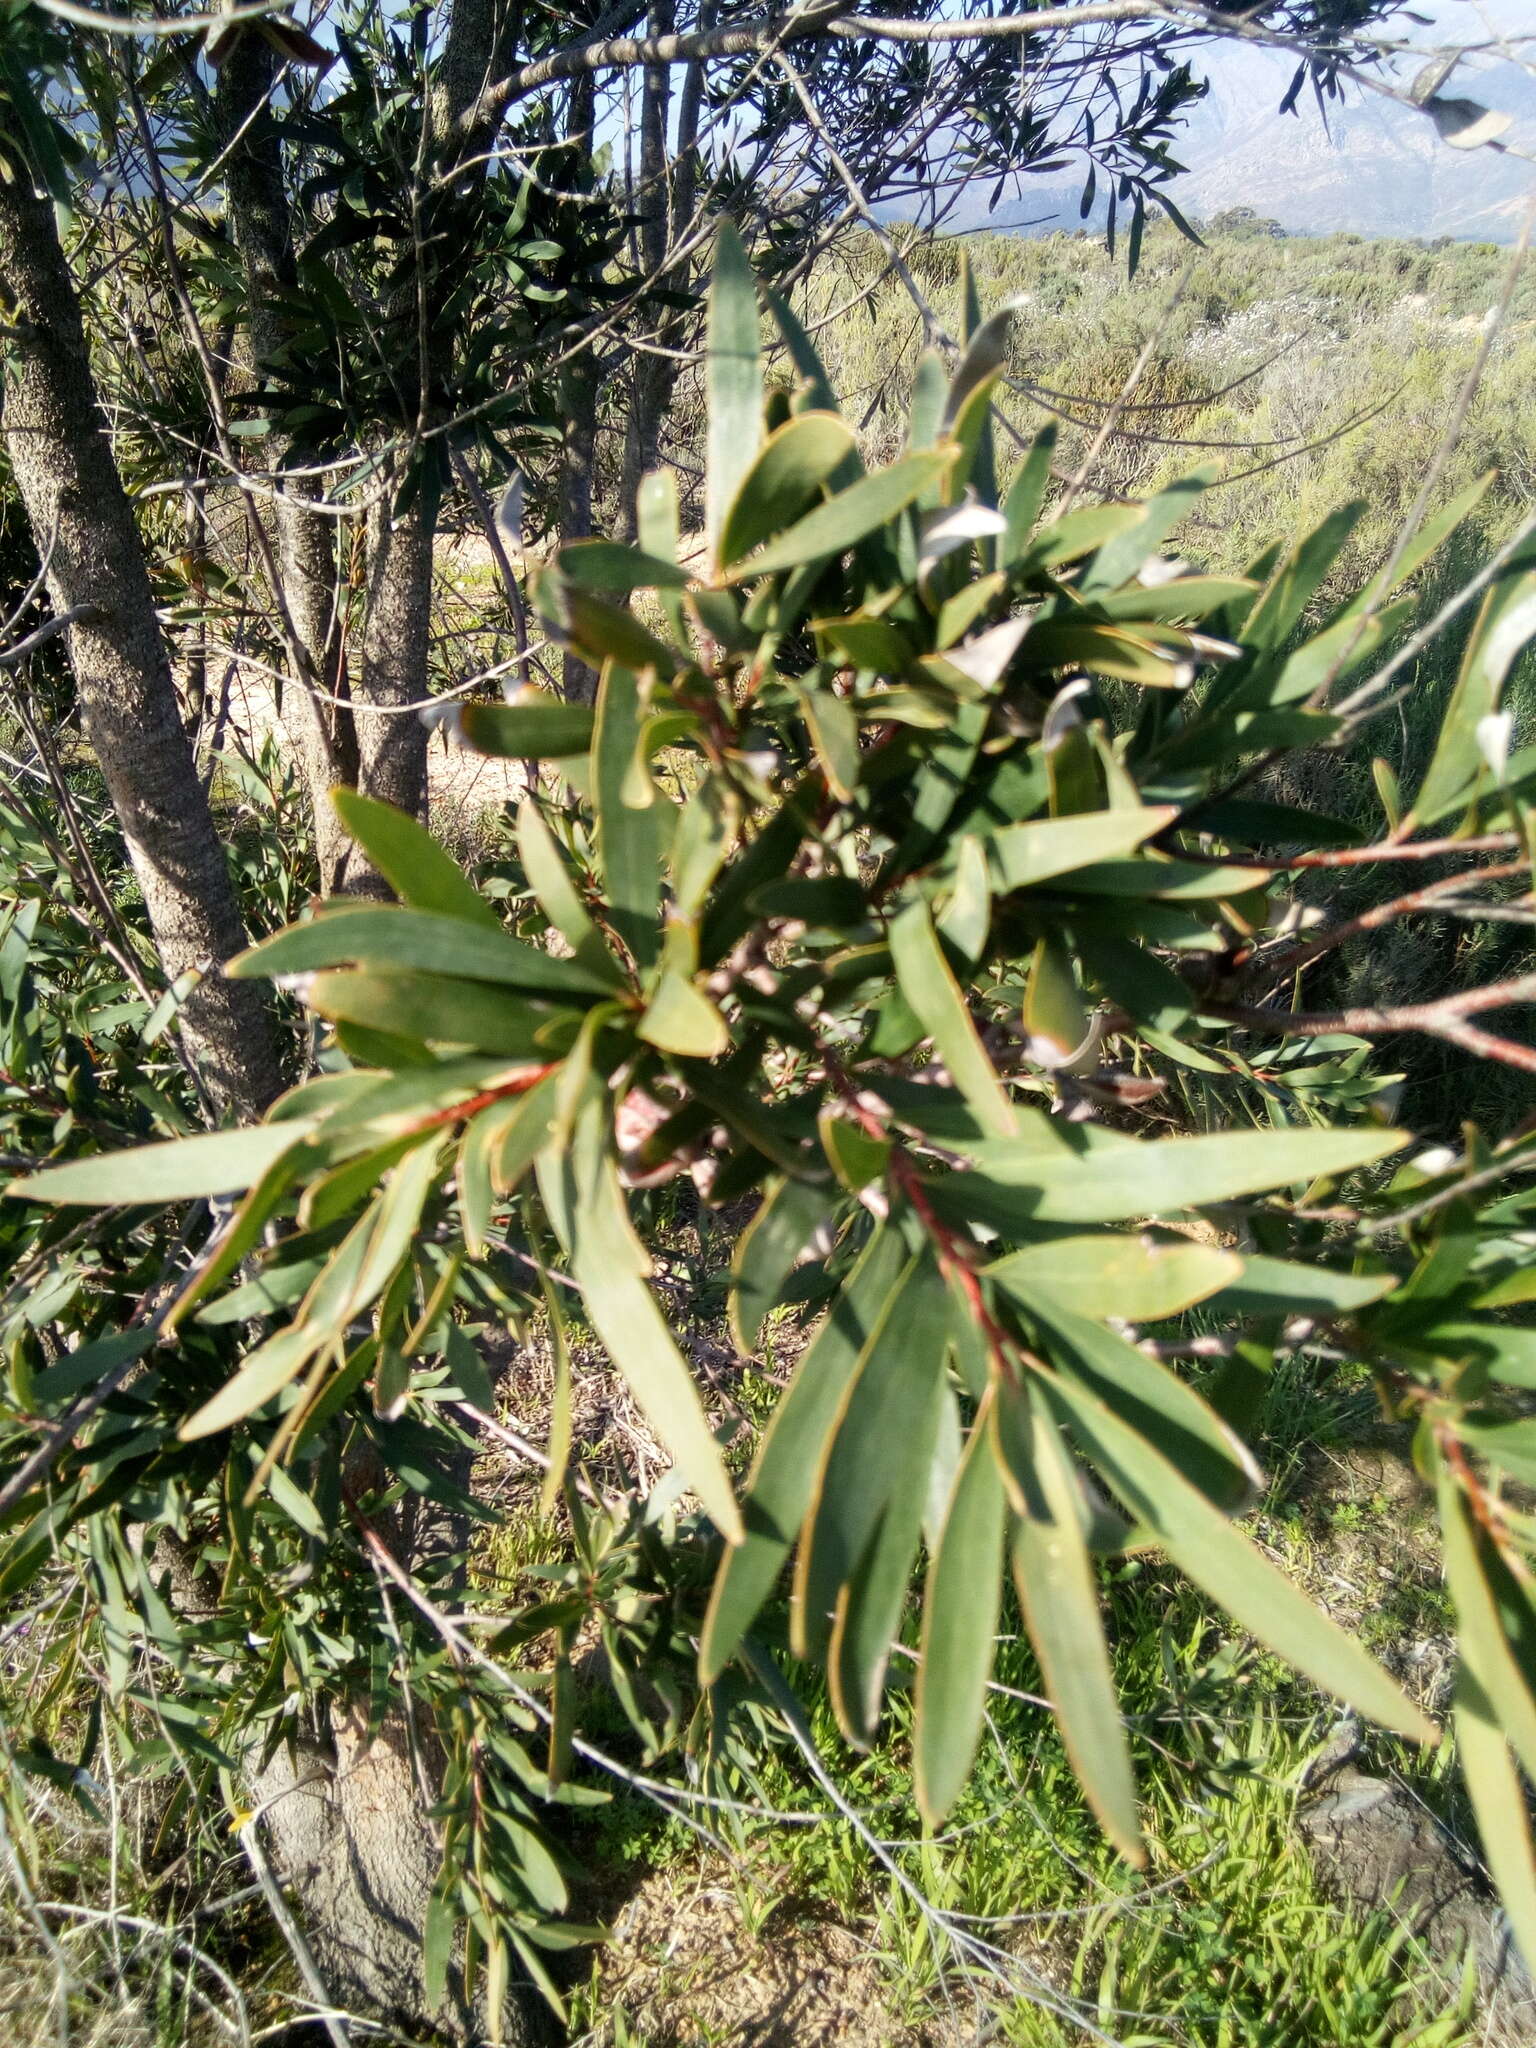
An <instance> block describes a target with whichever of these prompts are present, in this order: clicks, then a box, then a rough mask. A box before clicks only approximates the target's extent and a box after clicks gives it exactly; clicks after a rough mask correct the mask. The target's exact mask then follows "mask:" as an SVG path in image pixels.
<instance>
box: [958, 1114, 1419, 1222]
mask: <svg viewBox="0 0 1536 2048" xmlns="http://www.w3.org/2000/svg"><path fill="white" fill-rule="evenodd" d="M1407 1143H1408V1139H1407V1138H1406V1137H1405V1136H1404V1135H1403V1133H1401V1132H1399V1131H1384V1130H1380V1129H1364V1128H1362V1129H1359V1130H1342V1131H1318V1130H1302V1129H1297V1130H1283V1131H1282V1130H1268V1131H1219V1132H1216V1133H1214V1134H1213V1135H1211V1136H1209V1137H1195V1138H1159V1139H1154V1140H1152V1141H1150V1142H1145V1141H1144V1142H1141V1143H1137V1144H1134V1145H1123V1146H1115V1147H1113V1148H1112V1150H1106V1151H1100V1150H1097V1149H1094V1150H1091V1151H1083V1152H1080V1153H1075V1152H1071V1151H1069V1150H1067V1149H1066V1148H1065V1147H1063V1148H1062V1149H1060V1150H1059V1151H1057V1152H1054V1153H1050V1154H1047V1153H1044V1152H1042V1151H1041V1150H1039V1149H1038V1148H1037V1146H1036V1145H1035V1144H1034V1143H1033V1141H1031V1140H1028V1139H1026V1140H1024V1141H1022V1142H1021V1143H1020V1144H1019V1145H1017V1146H1010V1145H1009V1144H1008V1143H1007V1141H1006V1140H990V1139H989V1140H984V1141H982V1142H980V1143H977V1144H974V1145H970V1146H967V1147H966V1150H967V1151H968V1153H969V1154H970V1156H971V1158H972V1160H973V1161H974V1163H975V1166H976V1169H977V1172H978V1173H979V1174H980V1175H981V1176H982V1177H983V1178H984V1179H986V1180H987V1181H989V1182H991V1183H992V1185H993V1186H994V1187H999V1188H1000V1187H1011V1188H1015V1189H1017V1190H1018V1191H1019V1202H1018V1214H1019V1218H1020V1220H1021V1221H1022V1220H1026V1219H1027V1220H1028V1221H1030V1222H1034V1223H1122V1222H1126V1221H1128V1220H1129V1219H1131V1218H1132V1217H1141V1216H1159V1215H1171V1214H1173V1213H1174V1212H1176V1211H1177V1210H1179V1209H1187V1208H1201V1207H1204V1206H1205V1205H1206V1204H1208V1203H1211V1202H1231V1201H1235V1200H1236V1199H1237V1198H1238V1197H1239V1196H1240V1195H1257V1194H1261V1193H1263V1192H1264V1190H1265V1189H1267V1188H1279V1187H1286V1186H1288V1185H1290V1184H1291V1183H1293V1182H1306V1181H1311V1180H1314V1179H1316V1178H1317V1177H1318V1176H1319V1175H1323V1174H1327V1175H1334V1174H1340V1173H1350V1172H1352V1171H1353V1170H1354V1169H1355V1168H1356V1167H1361V1166H1370V1165H1372V1164H1374V1163H1375V1161H1377V1160H1378V1159H1386V1158H1389V1157H1390V1156H1391V1154H1392V1153H1394V1152H1400V1151H1401V1150H1402V1148H1403V1146H1404V1145H1405V1144H1407ZM957 1186H958V1187H959V1188H960V1192H961V1196H962V1199H963V1195H964V1184H963V1183H957Z"/></svg>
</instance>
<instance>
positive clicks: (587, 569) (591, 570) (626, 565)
mask: <svg viewBox="0 0 1536 2048" xmlns="http://www.w3.org/2000/svg"><path fill="white" fill-rule="evenodd" d="M556 560H557V561H558V563H559V565H560V573H561V574H562V575H563V576H565V577H567V578H568V579H569V581H570V582H572V583H579V584H580V585H581V587H582V589H583V590H595V591H596V592H597V593H598V595H599V596H600V597H628V596H629V594H630V592H631V591H634V590H686V589H687V587H688V584H689V583H690V581H691V580H692V579H691V578H690V576H689V574H688V571H687V570H686V569H680V568H679V567H678V565H677V564H676V562H671V561H658V560H657V558H656V557H655V556H654V555H648V554H645V553H643V552H642V551H641V550H640V549H639V548H631V547H625V546H624V544H623V543H622V542H621V541H616V540H576V541H569V542H567V544H566V545H565V546H564V547H563V548H561V550H560V552H559V554H558V556H557V557H556Z"/></svg>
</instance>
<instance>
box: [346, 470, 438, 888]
mask: <svg viewBox="0 0 1536 2048" xmlns="http://www.w3.org/2000/svg"><path fill="white" fill-rule="evenodd" d="M390 496H391V494H390V493H389V492H386V493H385V495H384V497H383V498H382V499H381V500H380V502H379V503H378V504H377V505H375V507H374V509H373V511H372V512H371V513H370V515H369V519H368V622H367V625H366V626H365V628H364V631H363V667H362V677H361V681H360V684H359V688H358V692H357V700H356V702H355V704H354V706H353V716H354V717H355V718H356V720H357V752H358V777H357V780H358V787H359V788H360V789H361V790H362V791H363V792H364V793H365V794H366V795H368V796H376V797H380V798H382V799H383V801H384V802H385V803H391V804H396V805H398V806H399V808H400V809H401V810H402V811H409V812H410V814H411V816H412V817H413V818H425V816H426V812H427V726H426V725H425V723H424V722H423V720H422V718H421V716H420V714H419V712H417V711H406V710H403V709H399V708H394V709H392V708H391V707H400V706H404V705H406V704H419V703H420V701H421V699H422V698H423V697H425V696H426V695H427V687H428V686H427V655H428V651H429V648H430V645H431V634H432V537H433V529H434V526H435V524H436V522H435V521H434V520H432V519H429V517H428V516H427V510H426V506H425V504H424V503H423V498H422V494H421V493H420V492H418V493H417V495H416V497H415V498H414V499H413V500H412V502H411V504H410V506H409V507H408V508H407V509H406V511H404V512H403V513H401V514H400V516H399V517H398V518H396V517H395V516H394V515H393V511H392V507H391V504H390ZM354 886H361V887H362V888H363V892H364V893H365V894H373V893H376V892H375V891H374V890H373V889H372V888H371V886H369V885H367V884H365V883H361V882H360V883H358V884H354Z"/></svg>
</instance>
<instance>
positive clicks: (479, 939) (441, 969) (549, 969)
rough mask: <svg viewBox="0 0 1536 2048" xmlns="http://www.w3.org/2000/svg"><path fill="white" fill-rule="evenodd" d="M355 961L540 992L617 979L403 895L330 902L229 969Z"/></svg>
mask: <svg viewBox="0 0 1536 2048" xmlns="http://www.w3.org/2000/svg"><path fill="white" fill-rule="evenodd" d="M350 966H358V967H376V968H379V969H381V970H382V971H384V972H388V973H393V972H394V971H395V970H397V969H401V968H408V969H411V970H413V971H419V972H421V973H424V974H451V975H455V976H462V977H463V978H464V979H465V980H467V981H486V982H496V983H498V984H500V985H501V986H503V987H506V988H526V989H537V990H539V991H540V992H543V991H546V990H547V991H550V992H554V991H559V992H561V993H564V992H567V991H568V992H570V993H571V994H578V993H582V992H585V991H590V992H592V993H594V994H599V993H604V992H606V991H607V990H608V989H609V988H611V986H612V977H611V975H609V976H608V977H607V978H605V977H604V976H603V975H601V974H594V973H593V972H592V970H591V969H590V968H588V967H586V966H583V965H582V964H581V962H579V961H576V960H557V959H556V958H555V957H554V955H553V954H551V953H545V952H542V951H541V950H540V949H539V948H538V947H537V946H530V945H529V944H528V942H527V941H526V940H525V939H515V938H514V937H513V936H512V934H511V933H510V932H508V931H502V930H500V929H499V928H498V929H497V930H496V931H494V932H492V931H483V930H481V929H479V928H478V927H476V926H473V925H471V924H469V923H468V922H467V921H466V920H465V919H464V918H462V917H444V916H442V915H440V914H439V913H437V912H434V911H429V910H412V909H409V908H407V907H405V906H404V905H402V904H396V903H377V904H372V905H370V906H369V907H368V908H367V909H365V910H363V909H358V910H352V909H347V910H339V909H338V910H330V911H327V912H325V914H324V915H323V916H321V917H315V918H311V919H310V920H309V921H308V923H306V924H291V925H289V926H288V928H287V930H286V931H280V932H277V933H275V934H274V935H273V937H271V938H270V939H264V940H263V941H262V942H261V944H260V945H259V946H252V947H251V948H250V950H249V951H248V952H245V953H237V954H236V955H235V957H234V959H233V960H231V961H230V963H229V965H228V967H227V968H226V969H225V972H226V973H227V974H229V975H231V976H232V977H233V978H234V979H235V980H236V981H253V980H255V979H257V978H258V977H270V976H276V975H287V974H314V973H316V972H317V971H319V970H321V969H323V968H327V967H350ZM443 1035H444V1036H448V1035H449V1034H447V1033H444V1034H443Z"/></svg>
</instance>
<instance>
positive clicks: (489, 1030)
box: [304, 962, 591, 1061]
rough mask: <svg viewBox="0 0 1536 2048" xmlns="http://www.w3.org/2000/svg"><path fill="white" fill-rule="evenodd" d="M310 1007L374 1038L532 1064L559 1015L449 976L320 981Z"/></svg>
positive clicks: (324, 977) (308, 996)
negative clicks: (461, 1048)
mask: <svg viewBox="0 0 1536 2048" xmlns="http://www.w3.org/2000/svg"><path fill="white" fill-rule="evenodd" d="M564 964H566V965H569V963H568V962H567V963H564ZM304 1000H305V1002H306V1003H307V1004H308V1005H309V1007H310V1009H312V1010H314V1011H316V1012H317V1013H318V1014H319V1015H320V1016H322V1017H331V1018H335V1019H337V1020H338V1021H340V1022H343V1023H354V1024H361V1025H363V1026H365V1027H366V1028H367V1029H369V1030H371V1031H390V1032H394V1033H395V1034H397V1035H398V1036H400V1037H404V1038H414V1039H420V1040H421V1041H422V1042H423V1043H431V1044H434V1045H468V1046H474V1047H475V1048H477V1049H478V1050H479V1051H481V1052H492V1053H501V1054H504V1055H505V1056H506V1057H507V1058H508V1059H526V1060H530V1061H531V1060H536V1059H538V1058H539V1057H540V1056H541V1055H544V1056H545V1057H547V1048H546V1046H545V1044H544V1041H543V1040H541V1039H540V1037H539V1035H538V1034H539V1033H540V1032H541V1031H542V1030H543V1029H544V1028H545V1027H546V1026H547V1025H549V1024H550V1023H552V1022H553V1021H554V1020H555V1019H556V1017H558V1015H559V1014H560V1013H559V1012H558V1011H556V1010H554V1009H553V1008H552V1007H551V1006H550V1005H549V1004H548V1003H543V1002H538V1001H536V1000H535V999H534V998H533V997H531V996H528V995H525V994H524V993H523V992H522V991H521V990H520V989H510V988H505V989H504V988H495V987H493V986H492V985H491V984H490V983H489V982H484V981H461V980H458V979H455V978H454V977H452V976H449V975H446V974H384V973H377V974H316V975H314V976H313V977H312V978H311V980H310V981H309V983H308V985H307V986H306V988H305V991H304ZM570 1000H572V999H571V998H567V1001H570ZM586 1001H587V1002H590V1001H591V998H590V997H588V998H587V999H586ZM567 1014H568V1015H569V1014H571V1013H569V1012H567Z"/></svg>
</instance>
